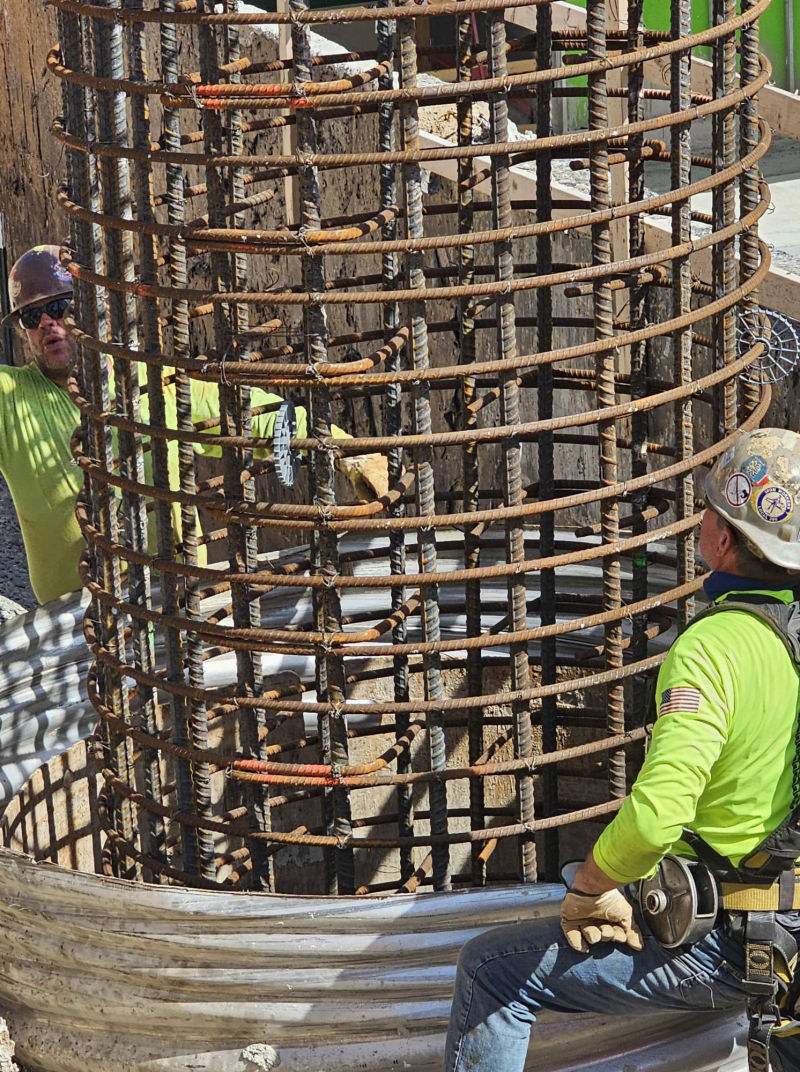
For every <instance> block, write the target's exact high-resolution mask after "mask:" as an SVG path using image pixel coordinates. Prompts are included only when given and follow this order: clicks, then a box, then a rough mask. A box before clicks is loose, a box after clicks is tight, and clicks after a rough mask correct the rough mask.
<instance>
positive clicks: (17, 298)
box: [3, 246, 75, 386]
mask: <svg viewBox="0 0 800 1072" xmlns="http://www.w3.org/2000/svg"><path fill="white" fill-rule="evenodd" d="M60 252H61V250H60V247H59V246H34V248H33V249H29V250H28V252H27V253H24V254H23V255H22V256H21V257H20V258H19V260H18V261H17V262H16V263H15V264H14V266H13V268H12V269H11V272H10V273H9V276H8V296H9V300H10V304H11V308H10V311H9V313H8V314H7V315H6V316H5V317H3V324H13V323H18V324H19V325H20V327H22V328H23V330H24V331H25V333H26V335H27V337H28V345H29V346H30V348H31V351H32V353H33V356H34V361H35V362H36V364H37V365H38V366H39V368H40V369H41V371H42V373H43V374H44V375H45V376H47V377H48V378H49V379H52V380H54V382H57V383H60V384H61V385H62V386H66V380H67V374H68V370H69V368H70V366H71V365H72V364H73V362H74V360H75V344H74V342H73V341H72V337H71V335H70V334H69V332H68V331H67V329H66V327H65V326H64V314H65V313H66V311H67V309H68V308H69V306H70V304H71V302H72V276H71V275H70V274H69V272H68V271H67V269H66V267H64V266H63V265H62V264H61V260H60Z"/></svg>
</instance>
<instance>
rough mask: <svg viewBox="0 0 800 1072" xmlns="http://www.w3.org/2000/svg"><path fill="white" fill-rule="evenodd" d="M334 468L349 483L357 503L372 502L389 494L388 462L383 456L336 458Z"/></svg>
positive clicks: (363, 455)
mask: <svg viewBox="0 0 800 1072" xmlns="http://www.w3.org/2000/svg"><path fill="white" fill-rule="evenodd" d="M336 468H337V469H338V470H339V472H340V473H341V474H342V476H344V477H345V478H346V479H347V480H349V481H350V483H351V485H352V487H353V491H355V493H356V498H357V499H358V500H359V502H372V500H373V499H380V498H381V497H382V496H384V495H387V494H388V492H389V462H388V460H387V459H386V458H385V457H384V456H383V454H356V455H354V456H349V457H346V458H337V459H336Z"/></svg>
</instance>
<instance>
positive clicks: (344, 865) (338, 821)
mask: <svg viewBox="0 0 800 1072" xmlns="http://www.w3.org/2000/svg"><path fill="white" fill-rule="evenodd" d="M289 10H290V12H291V13H292V14H293V15H294V16H295V19H294V20H293V22H292V51H293V57H294V59H293V62H294V75H295V79H296V81H298V82H311V81H313V72H314V68H313V64H312V51H311V41H310V34H309V29H308V27H307V26H306V25H304V24H303V23H301V22H300V21H298V20H297V18H296V16H297V15H299V14H301V13H302V12H304V11H306V10H308V4H307V3H306V0H289ZM296 129H297V157H298V161H300V163H299V165H298V169H297V174H298V183H297V185H298V194H299V198H300V213H299V220H300V233H301V234H302V233H303V231H305V230H314V229H318V228H319V226H320V220H321V217H322V210H321V195H320V186H319V175H318V172H317V169H316V167H314V166H313V165H312V164H309V163H308V162H307V161H308V160H309V159H310V158H311V157H312V156H313V155H314V153H316V151H317V122H316V119H315V117H314V113H313V112H311V111H298V113H297V128H296ZM302 273H303V288H304V289H305V290H306V291H307V292H308V293H312V294H316V295H318V297H319V299H320V300H318V301H315V302H314V303H312V304H311V305H305V306H304V307H303V331H304V335H305V345H306V354H307V359H308V361H309V363H310V364H311V365H312V367H313V365H314V364H319V363H324V362H325V361H327V360H328V321H327V313H326V310H325V306H324V304H323V302H322V300H321V299H322V295H323V293H324V290H325V271H324V266H323V262H322V258H321V257H320V256H318V255H316V254H315V253H314V252H313V250H309V251H308V252H306V253H304V255H303V258H302ZM309 411H310V413H309V415H310V417H311V426H312V429H313V433H312V434H313V435H314V436H315V437H316V438H318V439H324V438H325V437H328V436H330V434H331V396H330V391H329V390H328V389H327V388H320V389H316V388H315V389H314V391H313V392H312V394H311V399H310V406H309ZM314 476H315V484H316V501H317V503H318V505H319V506H320V507H321V508H322V509H323V510H324V509H325V508H327V507H330V506H334V505H335V504H336V492H335V489H334V466H333V455H332V452H331V451H329V450H321V449H320V450H315V451H314ZM318 539H319V556H320V563H319V568H320V572H321V573H322V575H323V576H326V577H330V578H333V577H336V576H337V575H338V573H339V547H338V537H337V536H336V533H335V532H331V531H330V530H329V529H326V527H325V526H324V525H322V526H321V527H320V531H319V537H318ZM321 604H322V607H321V609H322V625H323V633H336V632H340V631H341V628H342V609H341V600H340V597H339V591H338V589H337V588H335V587H334V586H333V585H328V586H327V587H326V588H325V590H324V591H323V593H322V600H321ZM320 658H321V659H322V661H324V664H325V683H326V690H327V699H328V702H329V703H330V704H331V706H332V707H333V709H334V712H335V714H334V715H333V716H332V717H331V718H330V719H329V733H330V747H331V760H332V763H333V764H334V766H336V767H344V766H347V763H348V762H349V760H348V754H349V746H348V741H347V723H346V719H345V717H344V714H343V713H342V712H341V708H342V705H343V704H344V702H345V700H346V698H347V687H346V683H345V673H344V659H343V657H342V656H341V655H339V654H337V653H335V652H332V651H329V652H328V653H327V654H326V655H324V656H320ZM332 800H333V807H334V833H335V836H336V838H337V839H338V841H339V848H338V850H337V853H336V878H337V890H338V892H339V893H353V891H354V890H355V871H354V861H353V850H352V847H351V846H350V844H349V842H350V837H351V833H352V825H351V815H350V798H349V795H348V793H347V791H346V790H345V789H343V788H336V789H334V790H333V793H332Z"/></svg>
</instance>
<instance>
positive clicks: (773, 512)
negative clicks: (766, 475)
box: [756, 484, 792, 522]
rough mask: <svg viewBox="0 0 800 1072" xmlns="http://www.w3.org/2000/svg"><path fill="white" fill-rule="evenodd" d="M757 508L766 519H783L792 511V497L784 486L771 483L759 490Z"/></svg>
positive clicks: (760, 515)
mask: <svg viewBox="0 0 800 1072" xmlns="http://www.w3.org/2000/svg"><path fill="white" fill-rule="evenodd" d="M756 510H757V511H758V515H759V517H761V518H763V519H764V521H773V522H775V521H783V520H784V519H785V518H787V517H788V516H789V514H791V512H792V497H791V495H790V494H789V492H788V491H786V490H785V489H784V488H781V487H778V485H777V484H771V485H770V486H769V487H766V488H764V490H763V491H761V492H759V494H758V498H757V499H756Z"/></svg>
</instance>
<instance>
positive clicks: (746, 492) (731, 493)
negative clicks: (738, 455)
mask: <svg viewBox="0 0 800 1072" xmlns="http://www.w3.org/2000/svg"><path fill="white" fill-rule="evenodd" d="M752 490H753V485H752V484H751V483H750V481H749V480H748V479H747V477H746V476H745V475H744V473H732V474H731V475H730V476H729V477H728V479H727V480H726V481H725V498H726V499H727V500H728V502H729V503H730V504H731V506H744V504H745V503H746V502H747V500H748V499H749V498H750V492H751V491H752Z"/></svg>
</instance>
